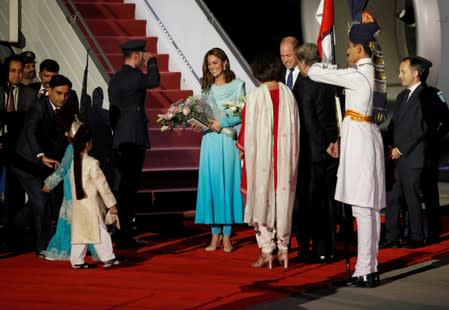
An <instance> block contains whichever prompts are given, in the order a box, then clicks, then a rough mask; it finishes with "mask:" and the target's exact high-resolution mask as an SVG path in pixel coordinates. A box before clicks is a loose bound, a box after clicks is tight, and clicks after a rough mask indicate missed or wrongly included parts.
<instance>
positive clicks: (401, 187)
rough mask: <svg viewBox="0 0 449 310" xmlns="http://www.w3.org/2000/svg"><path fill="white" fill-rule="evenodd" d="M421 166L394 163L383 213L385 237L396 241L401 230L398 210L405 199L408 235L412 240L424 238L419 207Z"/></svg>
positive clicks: (399, 210)
mask: <svg viewBox="0 0 449 310" xmlns="http://www.w3.org/2000/svg"><path fill="white" fill-rule="evenodd" d="M422 172H423V169H422V168H409V167H404V166H403V165H401V164H400V163H399V164H396V167H395V170H394V182H393V185H392V188H391V193H390V197H389V201H388V205H387V209H386V213H385V229H386V231H385V238H386V239H388V240H392V241H398V240H399V235H400V232H401V226H400V212H401V206H402V199H403V198H404V199H405V203H406V204H407V210H408V218H409V236H410V239H412V240H417V241H421V240H423V239H424V232H423V224H422V209H421V177H422Z"/></svg>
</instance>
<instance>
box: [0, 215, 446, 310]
mask: <svg viewBox="0 0 449 310" xmlns="http://www.w3.org/2000/svg"><path fill="white" fill-rule="evenodd" d="M182 224H183V226H179V225H178V226H176V225H171V227H170V224H168V223H166V224H164V225H166V229H164V231H165V233H157V234H156V233H152V232H148V233H145V234H142V235H141V237H142V238H143V239H144V240H147V241H148V242H149V245H148V246H147V247H145V248H142V249H139V250H138V251H133V250H126V251H125V250H123V251H120V250H117V251H116V252H117V253H118V254H121V255H126V256H127V258H128V262H127V263H125V264H124V265H123V266H120V267H117V268H115V269H114V268H111V269H109V270H103V268H102V267H98V268H96V269H92V270H71V268H70V266H69V263H68V262H51V261H46V260H42V259H36V258H35V257H34V254H33V253H28V254H24V255H20V256H15V257H1V258H0V272H1V283H2V289H1V290H0V308H1V309H61V308H63V309H86V308H89V309H244V308H246V307H249V306H252V305H256V304H261V303H264V302H267V301H270V300H275V299H278V298H282V297H286V296H289V295H292V294H296V293H299V292H302V291H304V290H306V289H310V288H314V287H318V286H325V285H330V283H331V282H332V280H333V279H336V278H341V277H344V276H345V262H344V260H343V259H341V260H339V261H338V262H335V263H333V264H328V265H320V264H309V265H306V264H301V263H297V262H295V256H296V255H293V254H292V255H291V262H290V267H289V269H287V270H284V269H282V268H281V267H279V266H276V267H275V268H273V269H272V270H268V269H265V268H263V269H254V268H251V267H250V264H251V263H252V262H253V261H254V260H255V259H256V258H257V257H258V255H259V251H258V249H257V246H256V244H255V239H254V236H253V231H252V230H251V229H249V228H247V227H246V226H240V227H238V228H237V229H236V236H235V237H234V238H233V242H234V246H235V247H236V250H235V251H234V252H232V253H224V252H223V251H216V252H205V251H204V250H203V247H204V246H205V245H206V243H207V242H208V241H209V237H210V235H209V232H208V229H207V227H205V226H198V225H194V224H192V222H191V221H183V222H182ZM167 231H176V232H177V235H178V236H173V233H172V234H171V235H172V236H173V237H170V236H167V235H168V233H167ZM180 234H184V235H185V236H184V237H179V235H180ZM186 234H188V235H186ZM443 237H444V236H443ZM443 239H444V238H443ZM293 246H295V244H293ZM339 246H341V244H339ZM448 254H449V240H443V241H442V242H441V243H439V244H436V245H432V246H427V247H424V248H422V249H417V250H406V249H385V250H382V251H381V252H380V266H379V269H380V271H381V272H382V271H383V272H385V271H388V270H392V269H394V268H399V267H404V266H406V265H411V264H415V263H418V262H423V261H426V260H430V259H433V258H437V257H439V256H441V255H448ZM354 263H355V258H354V257H352V258H351V268H353V266H354Z"/></svg>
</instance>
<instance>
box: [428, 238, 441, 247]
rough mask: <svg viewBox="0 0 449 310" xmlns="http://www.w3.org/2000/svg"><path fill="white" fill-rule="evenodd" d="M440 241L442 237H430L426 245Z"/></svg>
mask: <svg viewBox="0 0 449 310" xmlns="http://www.w3.org/2000/svg"><path fill="white" fill-rule="evenodd" d="M437 243H440V237H428V238H427V239H426V245H431V244H437Z"/></svg>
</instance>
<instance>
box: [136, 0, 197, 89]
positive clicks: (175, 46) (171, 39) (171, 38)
mask: <svg viewBox="0 0 449 310" xmlns="http://www.w3.org/2000/svg"><path fill="white" fill-rule="evenodd" d="M144 2H145V4H146V5H147V7H148V9H149V10H150V11H151V14H153V16H154V18H155V19H156V21H157V22H158V24H159V26H160V27H161V29H162V30H163V31H164V33H165V35H166V36H167V38H168V39H169V41H170V42H171V44H172V45H173V47H174V48H175V49H176V51H177V53H178V54H179V56H180V57H181V59H182V60H183V61H184V63H185V64H186V66H187V68H188V69H189V71H190V72H192V74H193V76H194V77H195V79H196V80H197V81H198V83H201V81H200V77H199V75H198V74H197V73H196V71H195V69H193V67H192V65H191V64H190V62H189V61H188V59H187V58H186V57H185V55H184V53H183V52H182V50H181V49H180V48H179V46H178V44H176V42H175V40H174V39H173V37H172V36H171V34H170V32H168V30H167V28H166V27H165V25H164V23H163V22H162V20H161V19H160V18H159V16H158V15H157V14H156V12H155V11H154V10H153V8H152V7H151V4H150V3H149V2H148V0H144Z"/></svg>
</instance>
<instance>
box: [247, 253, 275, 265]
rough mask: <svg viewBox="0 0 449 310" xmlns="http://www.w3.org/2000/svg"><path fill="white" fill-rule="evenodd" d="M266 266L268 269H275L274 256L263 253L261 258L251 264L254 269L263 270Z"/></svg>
mask: <svg viewBox="0 0 449 310" xmlns="http://www.w3.org/2000/svg"><path fill="white" fill-rule="evenodd" d="M265 266H267V267H268V269H271V268H272V267H273V255H271V254H266V253H262V255H260V256H259V258H258V259H257V260H256V261H255V262H254V263H252V264H251V267H253V268H262V267H265Z"/></svg>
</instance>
